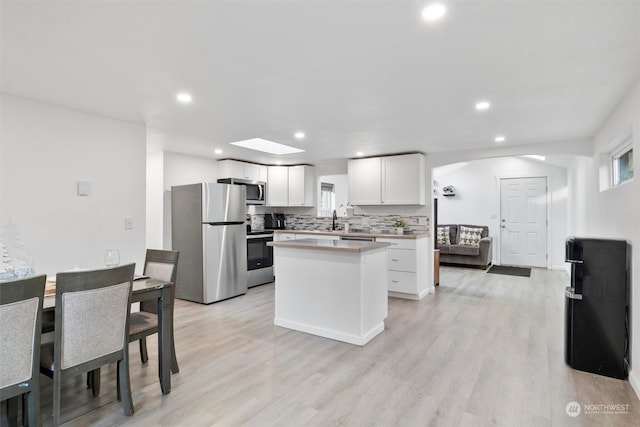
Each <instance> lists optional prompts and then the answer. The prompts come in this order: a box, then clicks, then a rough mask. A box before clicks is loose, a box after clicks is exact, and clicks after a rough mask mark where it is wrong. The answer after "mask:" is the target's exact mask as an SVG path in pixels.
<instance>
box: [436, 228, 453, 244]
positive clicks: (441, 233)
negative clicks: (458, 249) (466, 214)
mask: <svg viewBox="0 0 640 427" xmlns="http://www.w3.org/2000/svg"><path fill="white" fill-rule="evenodd" d="M436 243H438V244H439V245H450V244H451V241H450V237H449V226H442V227H441V226H438V230H437V233H436Z"/></svg>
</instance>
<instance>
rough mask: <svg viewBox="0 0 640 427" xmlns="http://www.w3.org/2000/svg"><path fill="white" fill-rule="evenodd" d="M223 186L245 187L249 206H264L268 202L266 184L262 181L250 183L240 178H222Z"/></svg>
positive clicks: (220, 181) (220, 180)
mask: <svg viewBox="0 0 640 427" xmlns="http://www.w3.org/2000/svg"><path fill="white" fill-rule="evenodd" d="M218 182H219V183H221V184H234V185H244V187H245V189H246V193H247V199H246V201H247V205H264V204H265V200H266V187H267V185H266V183H265V182H262V181H250V180H247V179H238V178H222V179H219V180H218Z"/></svg>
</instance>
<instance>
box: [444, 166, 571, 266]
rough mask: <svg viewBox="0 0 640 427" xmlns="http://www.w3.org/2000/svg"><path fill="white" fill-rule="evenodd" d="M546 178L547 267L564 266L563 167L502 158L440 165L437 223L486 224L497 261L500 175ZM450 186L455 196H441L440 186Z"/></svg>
mask: <svg viewBox="0 0 640 427" xmlns="http://www.w3.org/2000/svg"><path fill="white" fill-rule="evenodd" d="M515 177H546V178H547V187H548V192H549V194H548V199H547V201H548V209H547V214H548V220H549V229H548V233H547V237H548V241H547V247H548V254H549V264H548V267H551V268H556V269H563V268H564V239H565V238H566V236H567V227H566V209H567V201H566V191H567V174H566V169H565V168H563V167H559V166H553V165H549V164H546V163H543V162H538V161H534V160H528V159H523V158H520V157H505V158H496V159H484V160H475V161H470V162H463V163H455V164H452V165H447V166H442V167H439V168H435V169H434V170H433V178H434V187H435V190H436V193H437V197H438V223H439V224H476V225H487V226H489V235H490V236H492V237H493V246H492V248H493V261H494V262H498V261H499V249H500V191H499V186H498V182H499V179H500V178H515ZM448 185H453V186H454V187H455V188H456V195H455V196H453V197H444V196H442V187H445V186H448Z"/></svg>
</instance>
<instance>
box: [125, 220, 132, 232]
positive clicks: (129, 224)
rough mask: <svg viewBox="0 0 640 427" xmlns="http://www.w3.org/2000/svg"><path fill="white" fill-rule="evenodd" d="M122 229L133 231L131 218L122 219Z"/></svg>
mask: <svg viewBox="0 0 640 427" xmlns="http://www.w3.org/2000/svg"><path fill="white" fill-rule="evenodd" d="M124 229H125V230H133V218H125V219H124Z"/></svg>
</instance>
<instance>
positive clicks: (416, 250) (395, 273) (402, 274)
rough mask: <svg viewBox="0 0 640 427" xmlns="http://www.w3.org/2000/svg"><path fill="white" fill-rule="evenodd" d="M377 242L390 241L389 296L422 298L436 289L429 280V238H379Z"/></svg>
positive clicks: (388, 266) (388, 261) (388, 262)
mask: <svg viewBox="0 0 640 427" xmlns="http://www.w3.org/2000/svg"><path fill="white" fill-rule="evenodd" d="M376 241H377V242H386V243H390V244H391V246H389V248H388V249H387V268H388V272H389V296H393V297H398V298H407V299H415V300H418V299H422V298H423V297H424V296H425V295H426V294H428V293H431V292H433V291H434V287H433V285H431V286H429V281H428V280H427V275H428V261H427V252H428V249H429V243H428V242H429V239H427V238H426V237H419V238H417V239H393V238H386V237H385V238H377V239H376Z"/></svg>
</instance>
